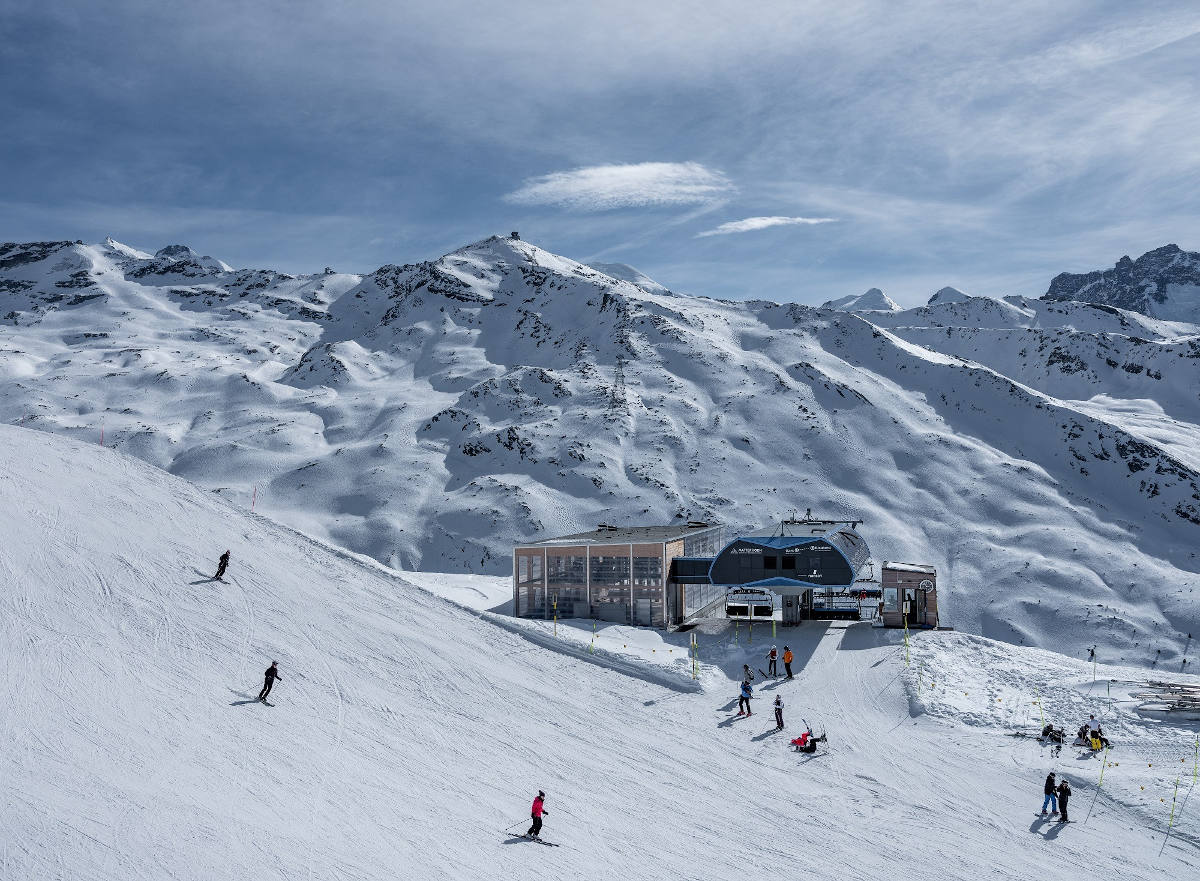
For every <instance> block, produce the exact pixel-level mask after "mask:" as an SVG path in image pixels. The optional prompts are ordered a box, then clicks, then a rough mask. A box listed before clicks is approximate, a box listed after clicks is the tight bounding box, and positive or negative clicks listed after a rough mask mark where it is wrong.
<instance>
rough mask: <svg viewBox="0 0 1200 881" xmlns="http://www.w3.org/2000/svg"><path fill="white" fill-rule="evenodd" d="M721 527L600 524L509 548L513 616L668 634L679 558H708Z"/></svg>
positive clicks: (722, 536)
mask: <svg viewBox="0 0 1200 881" xmlns="http://www.w3.org/2000/svg"><path fill="white" fill-rule="evenodd" d="M724 544H725V528H724V527H723V526H720V525H711V524H708V523H698V522H690V523H686V524H678V525H670V526H637V527H620V526H605V525H602V526H600V527H599V528H597V529H595V530H593V531H592V532H582V533H578V534H576V535H567V536H563V537H561V538H551V539H545V540H543V541H538V542H533V543H530V544H525V545H519V546H517V547H515V548H514V549H513V612H514V614H516V615H518V616H520V617H523V618H553V617H554V616H555V615H557V616H558V617H559V618H598V619H600V620H602V621H614V622H618V623H622V624H639V625H643V626H650V627H666V626H667V623H668V617H669V615H668V609H669V607H672V606H674V605H675V599H674V597H672V598H671V599H670V601H669V598H668V592H669V591H668V586H669V581H670V573H671V572H672V566H671V564H672V561H673V560H675V558H677V557H688V558H704V557H708V558H710V559H711V557H712V556H713V555H714V554H716V553H717V551H718V550H720V548H721V547H723V546H724Z"/></svg>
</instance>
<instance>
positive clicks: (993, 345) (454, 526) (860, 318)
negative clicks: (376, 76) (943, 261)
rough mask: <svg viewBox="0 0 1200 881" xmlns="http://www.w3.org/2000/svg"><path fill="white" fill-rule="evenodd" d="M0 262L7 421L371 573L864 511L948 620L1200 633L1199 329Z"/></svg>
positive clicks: (1178, 640)
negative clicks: (165, 475) (243, 513)
mask: <svg viewBox="0 0 1200 881" xmlns="http://www.w3.org/2000/svg"><path fill="white" fill-rule="evenodd" d="M0 260H4V261H8V263H6V264H5V268H4V269H3V270H2V271H0V316H7V317H6V318H5V320H4V325H3V336H2V337H0V370H2V371H3V375H4V377H5V382H4V385H3V387H2V393H0V408H2V409H0V414H2V415H3V418H4V420H5V421H7V422H10V423H16V422H23V423H24V424H25V425H26V426H31V427H35V428H40V429H43V430H47V431H53V432H59V433H64V434H68V435H71V436H74V437H77V438H80V439H86V440H89V441H94V442H95V441H99V440H100V437H101V432H102V431H103V437H104V443H105V444H106V445H107V446H115V447H116V448H118V449H120V450H123V451H128V452H130V453H132V454H133V455H136V456H139V457H141V458H143V459H145V460H146V461H148V462H151V463H153V464H155V465H157V466H159V467H161V468H164V469H167V470H169V471H172V472H174V473H176V474H179V475H182V476H185V477H187V478H188V479H190V480H193V481H196V482H197V483H199V484H200V485H202V486H205V487H208V488H210V489H212V490H214V491H217V492H219V493H220V494H221V495H223V496H225V497H227V498H229V499H231V500H236V501H237V502H238V503H240V504H242V505H244V506H246V507H249V506H250V504H251V502H252V501H253V503H254V505H255V509H256V510H257V511H260V512H263V513H265V514H267V515H269V516H271V517H273V518H276V519H278V520H280V521H282V522H284V523H287V524H290V525H292V526H295V527H297V528H299V529H302V530H304V531H306V532H308V533H310V534H312V535H314V536H317V537H320V538H323V539H326V540H328V541H331V542H334V543H337V544H340V545H342V546H344V547H347V548H350V549H352V550H354V551H357V552H360V553H364V554H368V555H370V556H372V557H374V558H376V559H378V560H380V561H383V562H386V563H390V564H391V565H393V566H397V567H403V568H422V569H426V570H433V571H437V570H456V571H474V572H489V573H504V572H507V571H509V567H510V557H509V549H510V546H511V544H512V543H513V542H514V541H518V540H524V539H526V538H529V537H534V536H543V535H546V534H563V533H569V532H573V531H577V530H581V529H588V528H592V527H594V526H595V525H596V523H598V522H601V521H607V522H614V521H615V522H623V523H645V522H666V521H669V520H671V519H674V518H686V519H713V520H720V521H722V522H725V523H728V524H730V525H731V526H732V527H734V528H735V529H737V528H742V527H747V526H758V525H761V524H763V523H766V522H769V521H771V520H774V519H777V518H779V517H781V516H784V515H786V514H787V513H788V512H789V511H792V510H798V511H803V510H804V509H806V508H812V509H813V510H814V511H817V512H820V513H828V514H835V515H841V516H847V517H855V518H862V519H864V520H865V521H866V523H865V526H864V529H865V531H866V534H867V536H868V539H869V541H870V543H871V546H872V549H873V551H874V553H875V557H876V559H877V560H882V559H901V560H920V561H923V562H930V563H933V564H935V565H936V566H938V568H939V572H940V573H942V581H941V582H940V583H941V584H943V585H945V593H944V596H943V598H942V601H941V605H942V608H943V614H944V617H945V619H946V620H947V621H948V622H950V623H953V624H954V625H955V626H957V627H959V628H960V629H966V630H971V631H975V632H980V633H983V634H984V635H988V636H994V637H998V638H1001V639H1005V640H1009V641H1013V642H1018V643H1020V642H1024V643H1031V644H1037V645H1043V646H1051V647H1058V648H1063V649H1067V650H1080V649H1081V647H1087V646H1090V645H1092V644H1093V643H1094V642H1096V640H1097V638H1098V637H1097V635H1096V634H1094V633H1093V632H1092V631H1091V629H1090V628H1091V625H1090V624H1087V625H1084V626H1081V627H1080V628H1076V629H1069V630H1063V629H1061V628H1059V627H1058V626H1057V625H1056V623H1055V618H1054V616H1053V615H1049V614H1043V612H1042V610H1043V609H1044V608H1046V604H1045V603H1042V604H1039V603H1037V602H1032V601H1031V598H1047V597H1054V598H1056V599H1057V600H1058V601H1059V602H1060V603H1061V604H1063V605H1068V606H1070V607H1072V608H1075V607H1078V608H1083V607H1085V606H1087V605H1088V604H1093V605H1094V604H1095V603H1105V604H1107V605H1109V606H1112V607H1119V608H1124V609H1125V610H1126V622H1127V626H1126V627H1125V628H1122V629H1119V630H1114V631H1113V632H1112V633H1107V632H1106V634H1105V637H1104V638H1105V639H1107V640H1109V641H1110V642H1111V643H1112V645H1113V647H1114V650H1115V651H1117V653H1118V655H1119V656H1123V657H1124V658H1125V659H1126V660H1129V661H1132V662H1150V661H1155V660H1157V661H1159V662H1160V663H1168V662H1169V663H1176V662H1179V661H1182V658H1183V657H1184V655H1185V653H1186V652H1187V651H1188V648H1187V646H1188V641H1187V634H1188V633H1189V632H1191V633H1195V632H1200V611H1198V609H1197V605H1196V603H1195V599H1194V597H1195V595H1194V594H1192V593H1191V591H1192V590H1193V589H1194V587H1195V586H1196V585H1197V583H1198V581H1200V579H1198V578H1197V571H1198V568H1200V558H1198V557H1197V548H1200V522H1197V521H1198V520H1200V498H1197V489H1196V487H1197V483H1198V479H1197V470H1198V469H1200V453H1197V452H1196V451H1197V450H1198V449H1200V399H1198V394H1200V382H1198V381H1197V380H1200V376H1198V375H1197V373H1198V371H1197V367H1198V365H1200V330H1198V329H1197V328H1196V327H1195V326H1192V325H1187V324H1180V323H1171V322H1166V321H1162V320H1159V319H1154V318H1150V317H1147V316H1143V315H1139V314H1136V313H1133V312H1129V311H1127V310H1123V309H1118V308H1115V307H1111V306H1106V305H1096V304H1085V303H1051V302H1048V301H1043V300H1028V299H1025V298H1020V297H1012V298H1007V299H1006V300H996V299H988V298H978V297H964V298H962V299H959V298H951V297H947V298H945V299H947V300H948V301H947V302H938V303H935V304H934V305H931V306H925V307H921V308H919V309H911V310H906V311H900V312H883V311H874V312H861V313H855V314H848V313H846V312H844V311H835V310H828V309H814V308H811V307H807V306H801V305H798V304H782V305H781V304H778V303H775V302H771V301H770V300H755V301H750V302H744V303H734V302H722V301H714V300H709V299H703V298H693V297H687V296H681V295H677V294H673V293H670V292H668V291H666V290H664V289H660V288H659V286H654V285H651V284H647V283H643V284H642V285H641V286H639V285H638V284H634V283H632V282H631V281H629V280H626V279H625V278H616V277H613V276H610V275H606V274H604V273H603V272H601V271H599V270H598V269H597V268H594V267H589V266H585V265H583V264H580V263H576V262H575V261H572V260H569V259H566V258H563V257H559V256H556V255H554V254H550V253H548V252H546V251H544V250H542V249H540V248H537V247H536V246H534V245H532V244H529V243H526V242H522V241H517V240H512V239H506V238H491V239H486V240H484V241H481V242H478V243H475V244H473V245H470V246H467V247H465V248H462V249H460V250H459V251H456V252H453V253H451V254H448V255H446V256H444V257H442V258H441V259H438V260H435V261H428V262H423V263H416V264H407V265H403V266H395V265H389V266H384V267H381V268H380V269H378V270H376V271H375V272H373V273H370V274H368V275H366V276H348V275H341V274H337V273H333V272H332V271H330V272H328V273H325V274H321V275H316V276H300V277H292V276H288V275H284V274H282V273H277V272H272V271H268V270H249V269H246V270H236V271H234V270H226V269H225V268H223V264H220V263H219V261H216V260H215V259H214V258H199V257H198V256H197V255H196V254H195V252H192V251H190V249H182V248H173V249H164V252H159V254H157V255H155V256H153V257H151V256H150V255H148V254H146V253H145V252H141V251H137V250H135V249H132V248H129V247H127V246H124V245H120V244H119V243H115V242H112V241H111V240H110V241H108V242H105V243H104V244H102V245H95V246H90V245H79V244H73V243H66V242H64V243H33V244H27V245H5V246H0ZM627 270H628V267H625V268H620V267H614V268H613V271H614V272H619V274H623V275H627V276H628V275H631V274H632V271H627ZM60 284H61V285H65V287H60V286H59V285H60ZM78 296H82V297H86V298H87V299H86V300H84V301H82V302H77V301H76V300H75V299H74V298H75V297H78ZM54 297H57V298H58V299H53V298H54ZM1152 635H1153V636H1154V637H1155V638H1157V639H1158V641H1157V642H1156V643H1155V645H1154V649H1155V650H1154V651H1151V650H1150V648H1149V646H1150V644H1151V642H1152V639H1151V637H1152Z"/></svg>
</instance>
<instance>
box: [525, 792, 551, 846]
mask: <svg viewBox="0 0 1200 881" xmlns="http://www.w3.org/2000/svg"><path fill="white" fill-rule="evenodd" d="M545 803H546V793H544V792H542V791H541V790H540V789H539V790H538V794H537V798H535V799H534V800H533V807H532V808H530V810H529V816H531V817H533V825H532V826H530V827H529V831H528V832H526V833H525V834H526V835H527V836H528V837H529V838H537V837H538V836H539V833H541V831H542V815H543V814H549V813H550V812H549V811H548V810H546V808H545V807H544V805H545Z"/></svg>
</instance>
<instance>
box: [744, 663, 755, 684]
mask: <svg viewBox="0 0 1200 881" xmlns="http://www.w3.org/2000/svg"><path fill="white" fill-rule="evenodd" d="M753 681H754V672H753V671H752V670H751V669H750V665H749V664H742V682H753Z"/></svg>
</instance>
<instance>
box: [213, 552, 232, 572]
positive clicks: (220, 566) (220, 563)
mask: <svg viewBox="0 0 1200 881" xmlns="http://www.w3.org/2000/svg"><path fill="white" fill-rule="evenodd" d="M228 566H229V551H226V552H225V553H223V554H221V558H220V559H219V560H217V574H216V575H214V576H213V578H220V577H221V576H222V575H224V574H225V570H226V568H228Z"/></svg>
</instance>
